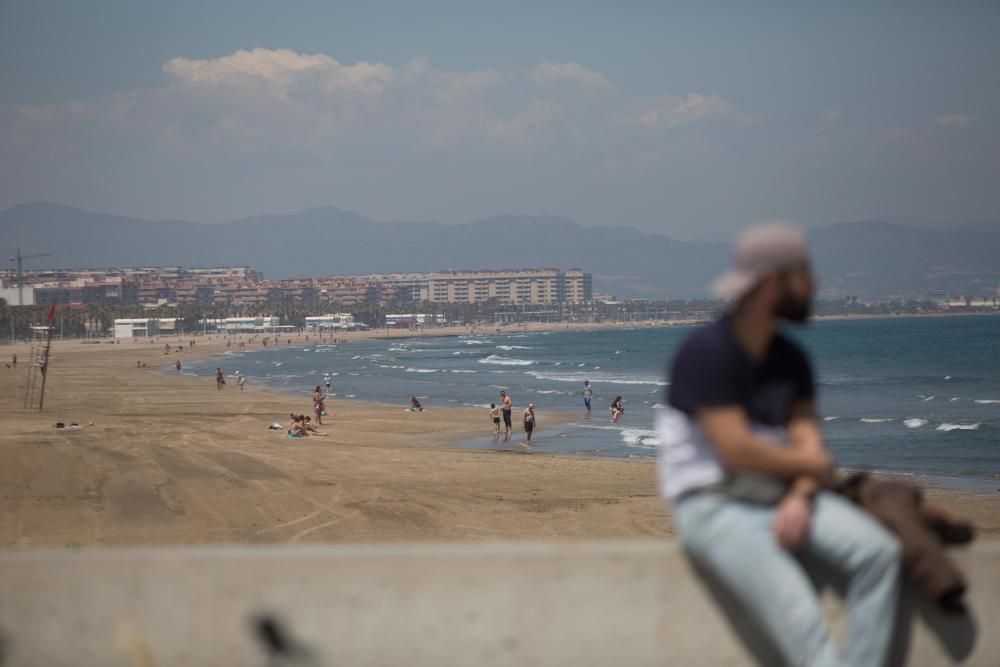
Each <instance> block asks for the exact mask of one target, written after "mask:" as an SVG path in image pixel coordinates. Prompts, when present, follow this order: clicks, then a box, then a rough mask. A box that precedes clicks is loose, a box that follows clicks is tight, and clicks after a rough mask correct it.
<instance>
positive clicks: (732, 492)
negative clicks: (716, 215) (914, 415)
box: [656, 223, 901, 667]
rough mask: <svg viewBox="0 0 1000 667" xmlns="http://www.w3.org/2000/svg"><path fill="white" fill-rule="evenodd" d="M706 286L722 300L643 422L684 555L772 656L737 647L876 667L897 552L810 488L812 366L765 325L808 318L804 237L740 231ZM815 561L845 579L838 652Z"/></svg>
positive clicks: (827, 466)
mask: <svg viewBox="0 0 1000 667" xmlns="http://www.w3.org/2000/svg"><path fill="white" fill-rule="evenodd" d="M713 291H714V292H715V293H716V295H717V296H719V297H721V298H724V299H729V300H731V301H732V303H733V305H732V307H731V309H730V310H729V311H728V312H727V313H726V314H725V315H724V316H723V317H722V318H721V319H720V320H718V321H716V322H713V323H711V324H708V325H705V326H703V327H701V328H699V329H697V330H696V331H695V332H694V333H693V334H692V335H691V336H689V337H688V339H687V340H686V341H685V342H684V343H683V344H682V345H681V347H680V349H679V351H678V352H677V355H676V356H675V357H674V359H673V362H672V364H671V368H670V378H669V380H670V383H669V385H668V386H667V389H666V397H665V398H666V404H667V406H666V407H665V408H663V409H662V410H660V412H659V414H658V415H657V423H656V430H657V434H658V437H659V440H660V442H661V450H660V456H659V463H658V468H659V478H660V490H661V493H662V494H663V495H664V496H665V497H666V498H667V499H669V500H670V501H671V502H672V503H673V517H674V526H675V528H676V530H677V531H678V534H679V536H680V539H681V543H682V544H683V547H684V551H685V554H686V555H687V557H688V558H689V559H690V560H691V561H693V563H694V564H695V566H696V569H697V570H698V571H699V573H703V578H704V579H705V580H706V581H707V582H708V583H714V584H715V585H717V586H719V587H721V588H722V589H723V590H725V591H727V592H728V593H730V594H731V596H733V597H734V599H735V600H737V601H738V604H737V605H736V606H737V607H739V608H740V609H742V610H743V613H744V614H746V612H747V611H749V613H750V614H751V615H752V617H753V619H754V620H755V621H757V623H756V625H757V626H758V627H759V629H760V631H761V632H763V634H764V635H765V636H766V638H767V639H768V640H769V641H768V642H766V643H767V644H768V645H770V646H773V649H774V650H776V651H777V652H778V653H779V654H780V657H777V656H770V658H769V659H765V658H764V657H762V656H761V655H760V646H759V645H758V646H748V648H750V649H751V651H754V650H757V651H758V654H757V658H758V660H761V661H762V664H774V663H777V662H781V663H783V664H789V665H806V664H809V665H853V666H855V667H859V666H865V665H870V666H873V667H874V666H877V665H884V664H886V661H887V660H888V657H889V651H890V645H891V641H892V636H893V631H894V617H895V613H896V604H897V599H898V596H899V573H900V552H901V550H900V546H899V543H898V542H897V540H896V538H895V537H893V536H892V535H890V534H889V533H888V532H887V531H886V530H885V529H884V528H883V527H882V526H881V525H879V523H878V522H877V521H875V520H874V519H873V518H872V517H871V516H869V515H868V514H866V513H865V512H864V511H863V510H861V509H859V508H858V507H856V506H855V505H853V504H852V503H851V502H849V501H848V500H846V499H845V498H843V497H842V496H839V495H836V494H833V493H829V492H827V491H824V490H822V489H823V486H824V484H825V483H826V482H827V481H828V480H829V478H830V476H831V474H832V471H833V468H834V462H833V459H832V458H831V456H830V454H829V453H827V451H826V448H825V446H824V444H823V436H822V433H821V431H820V425H819V421H818V418H817V413H816V404H815V399H816V395H815V385H814V381H813V375H812V368H811V367H810V364H809V360H808V358H807V356H806V354H805V352H804V351H803V350H802V349H801V348H800V347H799V346H798V345H797V344H796V343H795V342H794V340H793V339H792V338H790V337H787V336H785V335H784V334H782V333H781V331H780V330H779V328H780V326H781V324H782V322H792V323H802V322H804V321H805V320H806V319H808V317H809V314H810V306H811V300H812V297H813V294H814V291H815V283H814V279H813V275H812V270H811V266H810V259H809V252H808V249H807V246H806V241H805V234H804V233H803V232H802V230H800V229H799V228H797V227H793V226H790V225H786V224H782V223H772V224H767V225H761V226H755V227H752V228H750V229H749V230H747V231H746V232H745V233H744V234H743V235H742V237H741V238H740V240H739V242H738V244H737V249H736V254H735V257H734V266H733V268H732V269H731V270H730V271H729V272H728V273H726V274H724V275H723V276H722V277H720V278H719V279H718V280H717V281H716V282H715V283H714V284H713ZM817 565H821V566H823V568H824V570H829V569H830V568H832V569H833V570H834V571H836V572H838V573H839V574H840V575H841V576H842V578H843V580H844V582H845V583H846V597H845V600H846V606H847V632H846V634H845V638H846V639H845V644H844V646H843V647H841V648H839V649H838V647H837V645H836V644H835V642H834V640H833V638H832V637H831V635H830V632H829V629H828V628H827V625H826V622H825V620H824V617H823V613H822V610H821V608H820V604H819V599H818V594H817V591H816V589H815V587H814V585H813V583H812V581H811V579H810V576H809V574H812V573H813V572H814V568H815V567H816V566H817ZM713 597H714V596H713ZM717 599H719V598H717ZM730 611H734V610H733V609H732V608H731V609H730Z"/></svg>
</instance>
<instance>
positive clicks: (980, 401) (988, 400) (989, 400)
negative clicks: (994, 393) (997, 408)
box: [973, 398, 1000, 405]
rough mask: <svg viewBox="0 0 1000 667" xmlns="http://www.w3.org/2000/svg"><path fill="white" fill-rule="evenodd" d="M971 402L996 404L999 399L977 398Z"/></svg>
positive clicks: (999, 401)
mask: <svg viewBox="0 0 1000 667" xmlns="http://www.w3.org/2000/svg"><path fill="white" fill-rule="evenodd" d="M973 403H978V404H979V405H996V404H998V403H1000V400H997V399H995V398H977V399H976V400H974V401H973Z"/></svg>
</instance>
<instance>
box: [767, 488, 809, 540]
mask: <svg viewBox="0 0 1000 667" xmlns="http://www.w3.org/2000/svg"><path fill="white" fill-rule="evenodd" d="M811 520H812V503H811V502H810V501H809V499H808V498H806V497H805V496H803V495H802V494H798V493H791V494H789V495H788V496H786V497H785V499H784V500H782V501H781V503H779V504H778V511H777V513H776V514H775V517H774V524H773V528H774V537H775V539H777V540H778V544H780V545H781V546H782V547H783V548H785V549H787V550H789V551H794V550H796V549H798V548H799V547H800V546H802V544H803V543H804V542H805V539H806V536H808V535H809V524H810V521H811Z"/></svg>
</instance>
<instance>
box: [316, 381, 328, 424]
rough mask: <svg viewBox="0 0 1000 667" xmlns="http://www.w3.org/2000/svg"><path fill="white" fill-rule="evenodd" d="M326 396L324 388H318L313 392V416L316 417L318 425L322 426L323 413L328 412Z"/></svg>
mask: <svg viewBox="0 0 1000 667" xmlns="http://www.w3.org/2000/svg"><path fill="white" fill-rule="evenodd" d="M325 401H326V395H325V394H324V393H323V391H322V387H320V386H319V385H317V386H316V391H314V392H313V414H315V415H316V423H317V424H319V425H320V426H322V425H323V413H324V412H325V411H326V403H325Z"/></svg>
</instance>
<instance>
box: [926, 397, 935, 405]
mask: <svg viewBox="0 0 1000 667" xmlns="http://www.w3.org/2000/svg"><path fill="white" fill-rule="evenodd" d="M934 398H935V397H934V396H927V397H925V398H924V402H925V403H926V402H927V401H933V400H934Z"/></svg>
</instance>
